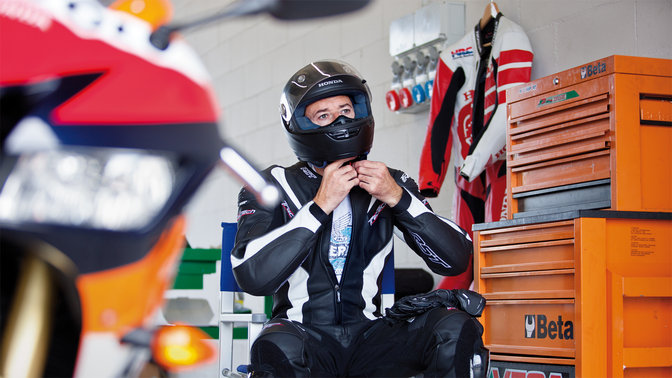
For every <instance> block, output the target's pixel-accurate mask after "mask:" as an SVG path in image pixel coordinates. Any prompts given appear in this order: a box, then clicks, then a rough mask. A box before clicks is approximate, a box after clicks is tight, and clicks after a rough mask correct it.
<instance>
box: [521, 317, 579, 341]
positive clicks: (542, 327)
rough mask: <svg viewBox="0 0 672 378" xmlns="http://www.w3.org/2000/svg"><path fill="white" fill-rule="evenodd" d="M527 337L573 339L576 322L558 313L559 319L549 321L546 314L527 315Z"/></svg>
mask: <svg viewBox="0 0 672 378" xmlns="http://www.w3.org/2000/svg"><path fill="white" fill-rule="evenodd" d="M525 338H526V339H545V338H549V339H551V340H555V339H559V340H573V339H574V323H573V322H572V321H571V320H565V321H563V320H562V316H560V315H558V319H557V320H551V321H549V320H548V318H547V317H546V315H543V314H539V315H525Z"/></svg>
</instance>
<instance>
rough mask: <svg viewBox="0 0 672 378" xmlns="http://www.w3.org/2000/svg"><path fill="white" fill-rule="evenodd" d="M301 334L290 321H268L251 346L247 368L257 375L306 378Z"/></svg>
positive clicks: (303, 344) (306, 371)
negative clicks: (303, 377)
mask: <svg viewBox="0 0 672 378" xmlns="http://www.w3.org/2000/svg"><path fill="white" fill-rule="evenodd" d="M304 332H305V331H304V330H302V329H301V328H300V327H299V326H298V325H296V324H294V323H292V322H291V321H284V320H281V321H277V322H276V321H272V322H269V324H268V325H267V326H266V327H265V328H264V330H263V331H262V332H261V333H260V334H259V336H258V337H257V339H256V340H255V341H254V343H253V344H252V349H251V351H250V369H251V370H252V371H253V372H254V373H256V374H257V375H260V376H274V377H297V376H306V375H308V370H307V366H306V365H307V364H306V358H305V342H306V337H305V333H304Z"/></svg>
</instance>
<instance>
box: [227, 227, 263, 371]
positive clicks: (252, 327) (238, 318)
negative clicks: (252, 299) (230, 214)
mask: <svg viewBox="0 0 672 378" xmlns="http://www.w3.org/2000/svg"><path fill="white" fill-rule="evenodd" d="M236 228H237V225H236V223H227V222H222V260H221V273H220V285H219V286H220V294H219V296H220V310H219V374H220V377H223V376H228V375H229V374H230V373H231V372H233V371H234V366H233V328H234V323H235V325H236V326H238V325H240V324H245V325H246V326H247V341H246V343H247V344H246V348H245V350H246V351H249V350H250V346H251V345H252V342H254V339H255V338H256V337H257V335H258V334H259V332H261V329H262V327H263V325H264V323H265V322H266V320H267V317H266V314H264V313H251V314H236V313H234V302H235V295H236V293H242V292H243V291H242V290H241V289H240V287H239V286H238V284H237V283H236V280H235V278H234V277H233V271H232V267H231V250H232V249H233V244H234V240H235V237H236ZM245 358H246V359H245V361H238V362H239V363H240V364H242V365H246V364H248V363H249V356H246V357H245ZM236 366H238V365H236Z"/></svg>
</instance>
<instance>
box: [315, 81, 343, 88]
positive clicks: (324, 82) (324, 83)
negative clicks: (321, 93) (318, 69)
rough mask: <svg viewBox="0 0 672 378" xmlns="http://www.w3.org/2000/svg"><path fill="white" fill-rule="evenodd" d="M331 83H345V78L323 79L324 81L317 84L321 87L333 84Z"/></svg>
mask: <svg viewBox="0 0 672 378" xmlns="http://www.w3.org/2000/svg"><path fill="white" fill-rule="evenodd" d="M331 84H343V80H341V79H336V80H329V81H323V82H321V83H319V84H317V86H318V87H320V88H321V87H324V86H325V85H331Z"/></svg>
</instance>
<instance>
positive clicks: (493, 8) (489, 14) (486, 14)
mask: <svg viewBox="0 0 672 378" xmlns="http://www.w3.org/2000/svg"><path fill="white" fill-rule="evenodd" d="M498 13H499V7H498V6H497V3H495V2H494V1H492V0H490V3H488V5H486V6H485V10H484V11H483V17H481V21H480V27H481V29H483V28H484V27H485V25H487V24H488V22H490V20H492V19H493V18H495V17H497V14H498Z"/></svg>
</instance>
